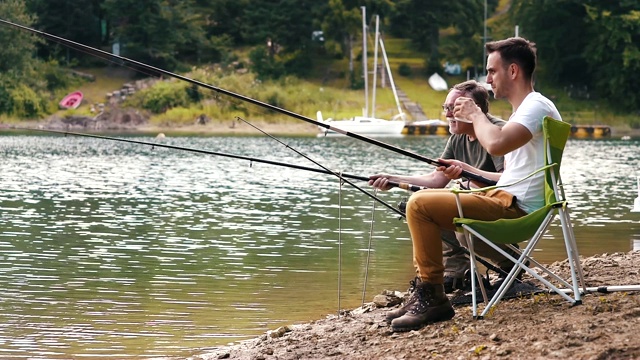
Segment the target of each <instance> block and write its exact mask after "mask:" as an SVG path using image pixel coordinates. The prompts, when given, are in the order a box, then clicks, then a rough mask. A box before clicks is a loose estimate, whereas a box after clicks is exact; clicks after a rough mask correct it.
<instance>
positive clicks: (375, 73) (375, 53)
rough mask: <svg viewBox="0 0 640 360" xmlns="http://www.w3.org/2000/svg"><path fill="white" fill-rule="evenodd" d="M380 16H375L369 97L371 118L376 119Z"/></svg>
mask: <svg viewBox="0 0 640 360" xmlns="http://www.w3.org/2000/svg"><path fill="white" fill-rule="evenodd" d="M379 22H380V16H378V15H376V36H375V39H376V40H375V42H374V45H375V50H374V51H373V86H372V87H371V91H372V92H373V95H371V117H372V118H375V117H376V82H377V81H376V80H377V78H378V39H379V38H380V30H379V29H380V24H379Z"/></svg>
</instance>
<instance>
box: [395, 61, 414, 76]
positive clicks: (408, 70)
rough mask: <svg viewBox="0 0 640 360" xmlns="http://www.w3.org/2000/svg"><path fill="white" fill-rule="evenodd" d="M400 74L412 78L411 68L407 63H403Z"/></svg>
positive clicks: (399, 68)
mask: <svg viewBox="0 0 640 360" xmlns="http://www.w3.org/2000/svg"><path fill="white" fill-rule="evenodd" d="M398 73H399V74H400V75H401V76H411V66H409V64H407V63H402V64H400V66H398Z"/></svg>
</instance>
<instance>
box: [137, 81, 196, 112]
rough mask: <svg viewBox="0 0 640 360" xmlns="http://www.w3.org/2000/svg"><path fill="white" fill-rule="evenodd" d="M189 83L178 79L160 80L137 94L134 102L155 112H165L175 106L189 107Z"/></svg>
mask: <svg viewBox="0 0 640 360" xmlns="http://www.w3.org/2000/svg"><path fill="white" fill-rule="evenodd" d="M188 87H189V84H187V83H185V82H176V81H159V82H157V83H156V84H155V85H154V86H153V87H150V88H148V89H144V90H142V91H140V92H138V93H137V94H136V95H135V98H134V100H133V101H132V102H133V103H138V102H139V106H141V107H142V108H144V109H146V110H149V111H151V112H153V113H156V114H159V113H163V112H165V111H167V110H169V109H171V108H174V107H178V106H181V107H188V105H189V103H190V101H189V94H188V93H187V89H188Z"/></svg>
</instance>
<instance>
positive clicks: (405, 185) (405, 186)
mask: <svg viewBox="0 0 640 360" xmlns="http://www.w3.org/2000/svg"><path fill="white" fill-rule="evenodd" d="M14 129H17V130H26V131H39V132H45V133H52V134H61V135H73V136H80V137H90V138H95V139H103V140H111V141H119V142H124V143H131V144H138V145H148V146H151V148H156V147H158V148H167V149H173V150H182V151H189V152H194V153H199V154H206V155H215V156H222V157H228V158H232V159H239V160H247V161H249V163H250V166H251V163H252V162H257V163H264V164H269V165H275V166H282V167H288V168H293V169H298V170H304V171H310V172H316V173H321V174H327V175H334V172H333V171H331V170H326V169H317V168H310V167H306V166H302V165H296V164H289V163H283V162H279V161H273V160H266V159H260V158H256V157H251V156H243V155H234V154H228V153H223V152H218V151H210V150H201V149H194V148H188V147H183V146H175V145H168V144H161V143H153V142H147V141H141V140H132V139H122V138H116V137H110V136H104V135H96V134H87V133H78V132H73V131H64V130H49V129H38V128H26V127H19V126H18V127H15V128H14ZM340 174H341V175H342V177H345V178H350V179H354V180H361V181H369V177H367V176H360V175H353V174H346V173H340ZM389 185H390V186H392V187H398V188H401V189H405V190H408V191H419V190H422V189H424V188H422V187H420V186H417V185H412V184H408V183H397V182H389Z"/></svg>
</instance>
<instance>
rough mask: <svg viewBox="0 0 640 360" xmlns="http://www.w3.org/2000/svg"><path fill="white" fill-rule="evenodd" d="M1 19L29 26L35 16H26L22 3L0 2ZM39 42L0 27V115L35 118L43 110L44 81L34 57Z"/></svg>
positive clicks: (29, 35) (29, 36)
mask: <svg viewBox="0 0 640 360" xmlns="http://www.w3.org/2000/svg"><path fill="white" fill-rule="evenodd" d="M0 14H4V15H3V18H4V19H5V20H7V21H11V22H14V23H17V24H20V25H24V26H28V27H31V26H33V24H34V23H35V21H36V18H35V16H33V15H31V14H29V13H28V11H27V8H26V4H25V2H24V0H4V1H2V2H0ZM39 42H40V40H39V39H38V38H37V37H36V36H35V35H33V34H30V33H28V32H25V31H22V30H18V29H14V28H10V27H8V26H0V43H1V44H5V46H2V47H0V113H6V114H9V115H14V116H16V117H38V116H40V115H42V114H43V113H44V110H45V108H46V99H45V95H46V82H44V81H43V80H42V76H41V75H39V74H38V71H37V69H38V67H39V65H40V63H39V61H38V60H37V59H36V58H35V56H34V55H35V49H36V45H37V44H38V43H39Z"/></svg>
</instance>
